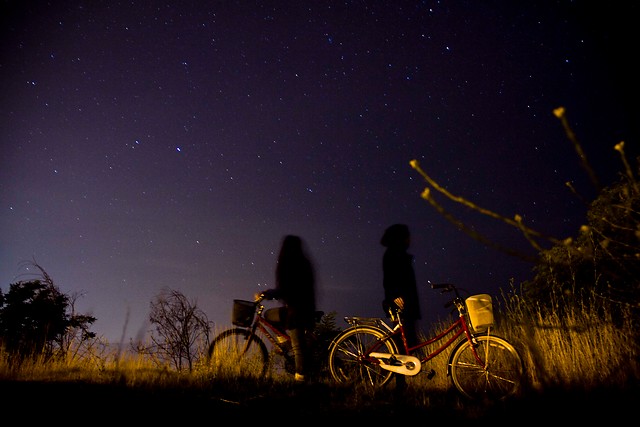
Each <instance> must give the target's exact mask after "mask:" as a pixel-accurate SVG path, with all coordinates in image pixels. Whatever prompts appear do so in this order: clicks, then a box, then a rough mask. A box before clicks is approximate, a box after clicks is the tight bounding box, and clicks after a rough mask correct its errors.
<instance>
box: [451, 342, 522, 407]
mask: <svg viewBox="0 0 640 427" xmlns="http://www.w3.org/2000/svg"><path fill="white" fill-rule="evenodd" d="M475 340H476V344H475V345H474V347H475V349H476V352H477V354H478V356H479V357H480V358H481V359H482V360H484V361H485V366H484V367H483V366H481V365H480V364H479V363H478V361H477V360H476V358H475V357H474V355H473V351H472V347H471V344H470V343H469V341H467V340H463V341H461V342H460V343H458V344H457V345H456V347H455V348H454V349H453V351H452V352H451V357H450V359H449V375H450V377H451V380H452V382H453V384H454V385H455V387H456V389H457V390H458V391H459V392H460V393H461V394H462V395H463V396H465V397H467V398H469V399H471V400H492V401H495V400H504V399H506V398H508V397H511V396H514V395H515V394H517V393H518V391H519V390H520V387H521V383H522V375H523V363H522V358H521V357H520V354H519V353H518V351H517V350H516V348H515V347H514V346H513V345H511V344H510V343H509V342H508V341H507V340H505V339H504V338H501V337H499V336H495V335H476V337H475Z"/></svg>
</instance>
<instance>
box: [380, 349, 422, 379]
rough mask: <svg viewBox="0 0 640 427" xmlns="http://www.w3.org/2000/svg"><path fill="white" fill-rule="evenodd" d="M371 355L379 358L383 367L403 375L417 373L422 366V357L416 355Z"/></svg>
mask: <svg viewBox="0 0 640 427" xmlns="http://www.w3.org/2000/svg"><path fill="white" fill-rule="evenodd" d="M369 356H371V357H374V358H375V359H377V360H379V361H380V367H381V368H383V369H386V370H388V371H392V372H396V373H398V374H402V375H411V376H413V375H417V374H419V373H420V369H421V368H422V364H421V363H420V359H418V358H417V357H414V356H405V355H404V354H392V353H370V354H369Z"/></svg>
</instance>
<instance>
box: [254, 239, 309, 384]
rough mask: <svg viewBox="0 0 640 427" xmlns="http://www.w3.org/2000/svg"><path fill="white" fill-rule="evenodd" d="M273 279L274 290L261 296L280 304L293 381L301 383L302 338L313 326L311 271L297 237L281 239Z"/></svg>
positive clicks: (304, 356) (303, 367)
mask: <svg viewBox="0 0 640 427" xmlns="http://www.w3.org/2000/svg"><path fill="white" fill-rule="evenodd" d="M275 276H276V277H275V278H276V282H275V283H276V284H275V288H273V289H269V290H267V291H265V292H263V294H264V296H265V298H267V299H277V300H280V301H281V302H282V303H283V304H284V307H283V308H284V310H283V311H284V317H285V319H284V325H285V328H286V329H287V331H288V333H289V336H290V337H291V347H292V350H293V354H294V358H295V368H296V372H295V379H296V381H305V379H306V378H305V375H306V374H307V373H306V371H307V366H306V363H307V346H306V339H305V336H306V333H307V332H308V331H311V330H313V328H314V326H315V312H316V295H315V272H314V268H313V265H312V263H311V261H310V259H309V257H308V256H307V255H306V253H305V251H304V248H303V242H302V239H301V238H300V237H299V236H295V235H287V236H285V237H284V238H283V240H282V245H281V247H280V253H279V255H278V261H277V265H276V274H275Z"/></svg>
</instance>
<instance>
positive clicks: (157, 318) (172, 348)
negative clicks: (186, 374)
mask: <svg viewBox="0 0 640 427" xmlns="http://www.w3.org/2000/svg"><path fill="white" fill-rule="evenodd" d="M149 321H150V322H151V324H152V325H153V329H152V330H151V338H150V339H151V344H150V345H145V344H143V343H134V344H133V347H134V348H133V349H134V351H136V352H137V353H140V354H148V355H151V356H153V357H154V360H155V361H156V362H157V363H158V364H159V365H162V364H163V363H167V362H168V363H171V365H173V366H174V367H175V368H176V369H177V370H178V371H181V370H183V369H185V368H187V369H188V370H189V371H191V370H192V369H193V365H194V363H195V362H196V360H198V359H199V358H200V356H201V355H202V354H205V353H206V352H205V350H206V349H207V348H208V347H209V330H210V328H209V326H210V322H209V320H208V319H207V316H206V314H205V313H204V312H203V311H202V310H200V309H199V308H198V307H197V305H196V304H195V302H193V303H192V302H190V301H189V300H188V299H187V298H186V297H185V296H184V295H183V294H182V293H181V292H179V291H176V290H172V289H164V290H163V291H162V292H161V293H160V294H159V295H158V296H157V297H156V299H155V301H152V302H151V312H150V313H149Z"/></svg>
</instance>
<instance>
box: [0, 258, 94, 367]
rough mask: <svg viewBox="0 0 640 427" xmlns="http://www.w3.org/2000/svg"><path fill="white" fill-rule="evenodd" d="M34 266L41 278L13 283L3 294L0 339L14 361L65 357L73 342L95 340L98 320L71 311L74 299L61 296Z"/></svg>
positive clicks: (51, 282)
mask: <svg viewBox="0 0 640 427" xmlns="http://www.w3.org/2000/svg"><path fill="white" fill-rule="evenodd" d="M32 264H33V265H34V266H35V267H36V268H37V269H39V270H40V272H41V278H40V279H34V280H30V281H20V282H17V283H13V284H11V285H10V286H9V292H7V293H6V294H4V295H0V296H1V297H0V337H1V339H2V343H3V345H4V349H5V350H6V351H7V352H8V353H9V354H10V355H11V356H12V358H13V360H14V361H20V360H22V359H24V358H25V357H37V356H44V358H45V360H47V359H49V358H51V357H52V356H54V355H64V354H66V352H67V351H68V349H69V348H70V347H71V342H72V341H76V342H77V341H78V340H88V339H92V338H94V337H95V334H94V333H93V332H91V331H89V326H90V325H91V324H92V323H93V322H95V320H96V319H95V318H94V317H93V316H88V315H78V314H75V313H74V312H73V311H71V312H69V310H70V309H71V308H72V307H73V306H72V303H71V302H72V301H75V298H73V299H72V298H71V297H69V296H68V295H65V294H64V293H62V292H61V291H60V290H59V289H58V287H57V286H56V285H55V284H54V282H53V280H52V279H51V277H50V276H49V275H48V274H47V272H46V271H45V270H44V269H43V268H42V267H40V266H39V265H38V264H37V263H35V262H34V263H32ZM79 331H80V332H79ZM73 337H75V338H76V339H75V340H74V339H73Z"/></svg>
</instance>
